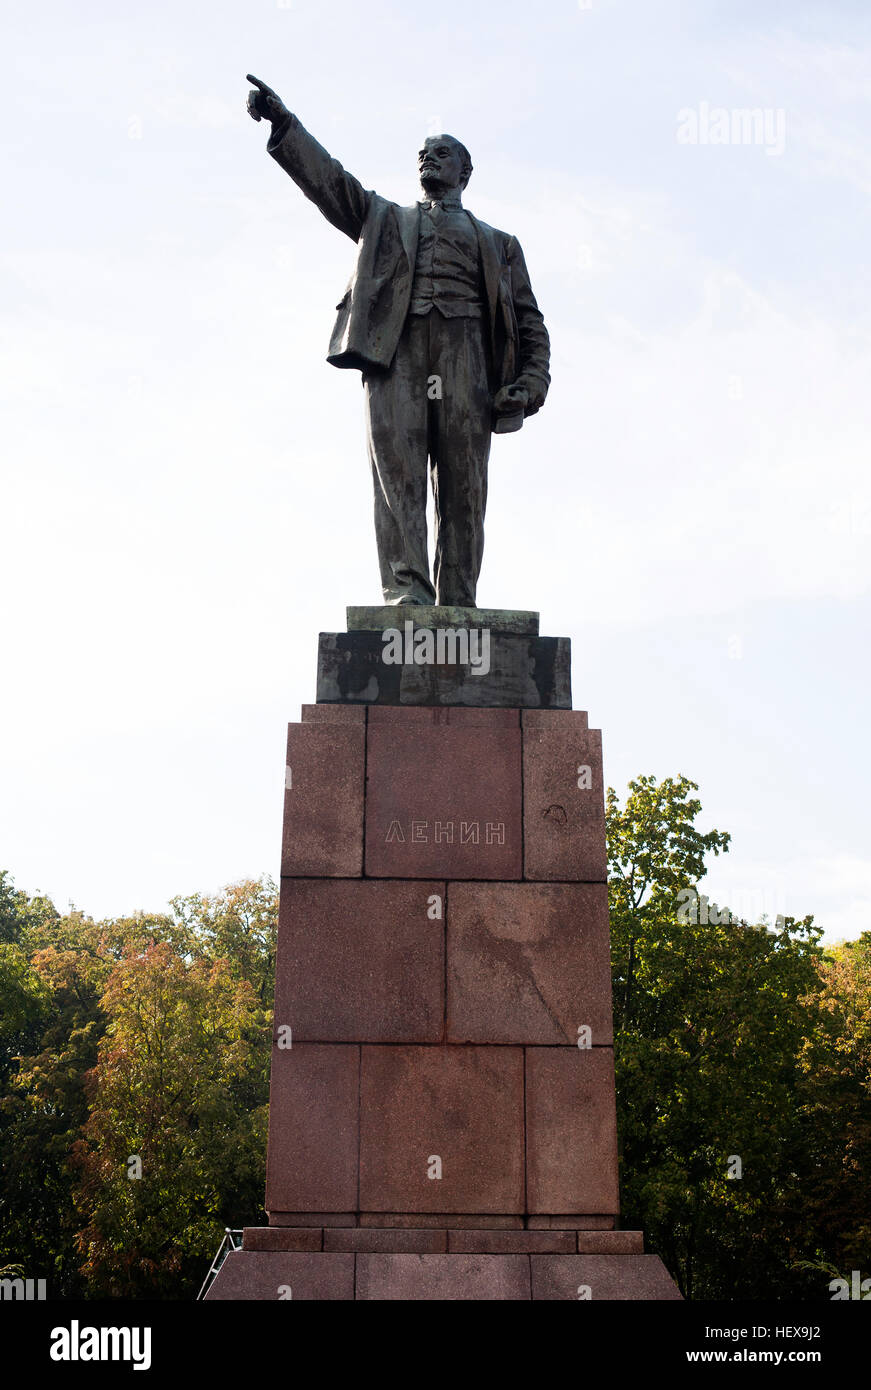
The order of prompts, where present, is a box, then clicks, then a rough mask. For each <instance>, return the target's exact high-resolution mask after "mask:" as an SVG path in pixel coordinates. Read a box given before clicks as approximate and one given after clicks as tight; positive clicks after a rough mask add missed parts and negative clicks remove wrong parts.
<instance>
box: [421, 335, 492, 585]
mask: <svg viewBox="0 0 871 1390" xmlns="http://www.w3.org/2000/svg"><path fill="white" fill-rule="evenodd" d="M429 320H430V343H429V347H430V352H429V367H430V372H431V373H436V374H438V376H439V377H440V378H441V399H440V400H437V401H433V402H431V403H430V460H431V469H432V479H433V494H434V496H435V513H436V548H435V588H436V595H437V597H436V602H437V603H440V604H449V605H456V606H458V607H462V608H474V607H475V593H476V588H477V584H478V576H479V574H480V572H481V560H482V558H483V553H484V512H485V509H486V506H487V460H488V458H489V456H490V438H491V429H492V403H491V396H490V387H489V380H488V377H489V374H488V368H487V357H486V349H485V346H484V333H483V328H482V324H481V320H480V319H468V318H457V319H444V318H442V316H441V315H440V314H438V313H436V312H434V313H432V314H430V315H429Z"/></svg>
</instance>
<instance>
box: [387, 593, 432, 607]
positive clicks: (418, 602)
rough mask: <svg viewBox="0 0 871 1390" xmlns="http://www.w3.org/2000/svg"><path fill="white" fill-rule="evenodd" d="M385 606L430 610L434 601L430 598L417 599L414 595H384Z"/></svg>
mask: <svg viewBox="0 0 871 1390" xmlns="http://www.w3.org/2000/svg"><path fill="white" fill-rule="evenodd" d="M384 602H385V604H389V605H390V606H391V607H394V608H400V607H403V608H409V607H413V608H432V607H433V605H434V603H435V600H434V599H431V598H417V597H416V596H415V595H414V594H400V595H396V594H389V593H385V595H384Z"/></svg>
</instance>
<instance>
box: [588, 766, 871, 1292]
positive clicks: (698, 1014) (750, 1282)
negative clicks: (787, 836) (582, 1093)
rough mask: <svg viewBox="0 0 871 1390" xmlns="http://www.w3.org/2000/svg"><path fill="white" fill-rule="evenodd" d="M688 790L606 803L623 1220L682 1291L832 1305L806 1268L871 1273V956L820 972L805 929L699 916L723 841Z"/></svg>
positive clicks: (640, 793)
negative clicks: (849, 1154) (846, 1266)
mask: <svg viewBox="0 0 871 1390" xmlns="http://www.w3.org/2000/svg"><path fill="white" fill-rule="evenodd" d="M696 790H697V788H696V787H695V785H694V784H693V783H692V782H689V781H688V780H687V779H686V778H683V777H681V778H677V779H671V778H669V779H667V780H665V781H663V782H661V783H657V782H656V781H655V780H654V779H653V778H651V777H643V778H640V779H638V780H637V781H635V782H632V783H630V786H629V794H628V797H627V800H626V803H625V806H624V807H622V808H621V807H620V805H619V803H618V800H617V797H616V795H615V794H614V792H613V791H609V793H608V803H607V811H608V843H609V859H610V867H611V882H610V907H611V943H612V965H613V983H614V1007H615V1029H616V1032H615V1057H616V1070H617V1094H618V1130H619V1133H620V1136H621V1176H622V1200H623V1220H624V1223H625V1224H627V1225H633V1226H634V1225H637V1226H642V1227H643V1228H644V1229H645V1231H646V1233H647V1238H648V1242H649V1244H650V1247H651V1248H652V1249H654V1250H656V1251H658V1252H659V1253H660V1254H661V1255H662V1257H663V1259H664V1260H665V1262H666V1264H667V1265H668V1267H669V1269H670V1270H671V1272H672V1273H673V1274H674V1276H675V1278H676V1279H677V1280H678V1282H679V1284H680V1286H681V1289H682V1291H683V1292H684V1294H685V1295H686V1296H687V1297H695V1298H734V1297H743V1298H762V1299H771V1298H785V1297H798V1298H808V1297H811V1298H812V1297H827V1296H828V1295H827V1291H826V1282H825V1281H824V1280H823V1278H822V1277H821V1275H820V1273H819V1269H813V1270H811V1269H810V1268H809V1267H808V1262H811V1263H815V1264H816V1265H820V1264H824V1263H825V1262H826V1261H828V1262H830V1263H831V1262H834V1263H835V1264H836V1265H837V1263H838V1261H839V1260H840V1261H841V1262H842V1263H843V1262H844V1261H847V1262H849V1260H855V1261H860V1262H861V1263H862V1265H863V1267H868V1266H869V1265H871V1242H869V1239H868V1235H869V1230H868V1217H867V1213H868V1211H869V1203H868V1196H869V1191H868V1185H867V1177H866V1178H865V1179H864V1181H863V1180H862V1177H861V1171H860V1155H861V1161H865V1160H867V1158H868V1157H869V1149H868V1138H869V1136H868V1105H867V1102H868V1080H869V1069H868V1061H869V1057H868V1035H869V1018H871V1014H869V995H868V951H867V948H861V947H859V949H858V950H857V949H856V948H855V947H854V948H844V951H846V957H845V956H844V951H842V952H841V953H839V954H838V955H837V958H836V959H837V962H840V964H838V963H836V962H835V961H832V962H828V963H827V962H826V961H825V959H824V957H823V953H822V951H821V949H820V946H819V937H820V935H821V931H820V929H819V928H817V927H815V926H814V924H813V921H812V919H810V918H806V919H804V920H802V921H794V920H793V919H790V918H787V919H786V920H785V921H781V920H778V923H777V925H776V926H775V927H774V928H771V927H769V926H768V925H766V924H765V923H761V924H748V923H746V922H738V921H735V920H733V918H732V914H730V913H728V912H719V913H714V912H712V913H711V914H710V915H708V914H707V913H706V912H702V911H699V910H698V909H697V908H694V907H693V904H697V903H698V901H699V895H698V891H697V885H698V883H699V882H700V881H701V879H702V878H703V876H704V873H705V858H706V855H708V854H710V853H711V852H713V853H714V854H718V853H720V852H721V851H724V850H726V849H727V848H728V842H729V837H728V836H727V835H725V834H723V833H722V832H720V831H717V830H711V831H708V832H706V833H702V832H701V831H700V830H698V829H697V826H696V821H697V819H698V817H699V815H700V813H701V805H700V803H699V801H698V800H697V799H695V798H694V797H693V796H692V793H694V792H695V791H696ZM688 890H694V891H688ZM706 919H707V920H706ZM862 940H863V941H864V938H862ZM847 959H848V960H849V962H850V968H848V967H847V965H846V963H845V961H846V960H847ZM860 981H861V982H862V983H861V984H860V983H859V982H860ZM863 1020H864V1021H863ZM860 1038H864V1040H865V1045H864V1051H863V1050H862V1049H861V1048H860V1047H859V1044H858V1040H859V1039H860ZM827 1068H828V1069H827ZM835 1074H837V1076H838V1077H839V1078H840V1084H841V1088H842V1094H841V1097H840V1103H839V1104H838V1105H837V1106H835V1105H833V1100H834V1099H835V1092H834V1090H833V1088H832V1084H831V1081H832V1078H833V1076H834V1075H835ZM863 1106H864V1111H863ZM863 1113H864V1117H865V1118H864V1123H863V1121H862V1120H861V1119H860V1116H861V1115H862V1114H863ZM847 1115H849V1116H850V1119H849V1122H847V1121H846V1119H845V1116H847ZM847 1124H848V1127H849V1132H850V1138H851V1143H852V1146H853V1150H854V1152H853V1158H852V1162H851V1163H850V1165H849V1167H848V1168H847V1169H846V1170H845V1166H844V1158H843V1156H842V1153H841V1152H840V1149H839V1146H840V1145H841V1143H842V1142H843V1132H844V1129H845V1125H847ZM736 1160H738V1161H739V1163H740V1168H739V1167H738V1163H736ZM864 1171H865V1173H866V1174H867V1173H869V1171H871V1167H869V1166H866V1167H865V1169H864ZM738 1172H740V1176H736V1175H735V1174H736V1173H738ZM817 1191H818V1192H819V1197H818V1198H817V1197H815V1195H814V1194H815V1192H817ZM863 1203H864V1206H863ZM835 1210H837V1216H836V1217H835ZM863 1212H864V1213H865V1215H864V1216H863V1215H862V1213H863ZM833 1218H834V1219H833Z"/></svg>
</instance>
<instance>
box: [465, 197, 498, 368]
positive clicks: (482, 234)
mask: <svg viewBox="0 0 871 1390" xmlns="http://www.w3.org/2000/svg"><path fill="white" fill-rule="evenodd" d="M466 211H467V212H468V209H466ZM469 216H470V217H471V219H472V222H473V223H474V226H475V231H476V232H477V234H478V249H479V251H480V253H481V269H482V271H483V274H484V289H485V291H486V294H487V307H488V308H489V310H490V334H491V341H492V336H493V335H494V334H495V332H496V315H497V312H498V308H499V281H500V278H501V275H502V256H501V253H500V249H499V245H498V243H497V241H496V238H495V236H494V235H493V232H492V231H491V229H490V228H489V227H488V226H487V225H486V223H483V222H479V221H478V219H477V217H475V216H474V214H473V213H471V212H470V213H469Z"/></svg>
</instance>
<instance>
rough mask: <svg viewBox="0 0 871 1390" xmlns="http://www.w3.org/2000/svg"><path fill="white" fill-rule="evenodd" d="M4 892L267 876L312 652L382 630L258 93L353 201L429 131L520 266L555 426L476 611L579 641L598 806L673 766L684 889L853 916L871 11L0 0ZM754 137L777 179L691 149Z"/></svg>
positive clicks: (322, 342) (341, 420)
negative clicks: (514, 242)
mask: <svg viewBox="0 0 871 1390" xmlns="http://www.w3.org/2000/svg"><path fill="white" fill-rule="evenodd" d="M2 31H3V33H2V47H3V51H4V73H3V82H2V88H0V103H2V108H0V147H2V157H3V192H4V197H3V213H2V221H0V285H2V303H3V317H2V330H0V333H2V337H0V421H2V424H0V429H2V437H0V447H2V457H0V595H2V599H0V603H2V612H0V652H2V662H3V670H2V679H0V867H4V868H7V869H9V870H10V872H11V873H12V874H13V876H14V878H15V881H16V884H17V886H19V887H21V888H25V889H27V890H28V891H30V892H33V891H36V890H37V889H40V890H42V891H44V892H47V893H50V894H51V895H52V896H53V897H54V899H55V901H56V902H57V903H58V905H59V906H60V907H61V908H66V906H67V904H68V902H69V901H70V900H72V901H74V902H75V904H76V905H77V906H80V907H83V908H84V909H85V910H86V911H87V912H89V913H91V914H93V915H95V916H103V915H119V914H122V913H127V912H130V911H133V910H134V909H136V908H145V909H151V910H159V909H161V908H162V907H163V906H164V904H165V903H166V901H167V899H168V898H169V897H170V896H171V895H173V894H175V893H187V892H193V891H197V890H199V891H212V890H214V889H216V888H218V887H219V886H220V885H221V884H223V883H227V882H230V881H233V880H235V879H237V878H240V877H243V876H248V875H252V876H254V875H257V874H259V873H261V872H263V871H268V872H271V873H272V874H273V875H277V872H278V850H279V839H280V822H281V805H282V786H283V769H284V738H285V726H286V723H287V721H288V720H289V719H297V718H298V717H299V706H300V704H301V703H303V702H309V701H311V700H313V698H314V681H315V661H316V647H317V633H318V631H319V630H325V631H340V630H342V629H344V627H345V618H344V609H345V605H346V604H348V603H377V602H378V601H379V598H380V591H379V585H378V573H377V565H376V558H375V543H374V536H373V532H372V523H371V497H370V491H371V483H370V479H369V473H368V464H367V461H366V453H365V442H364V436H363V419H362V405H363V402H362V391H361V389H360V385H359V376H358V375H357V374H355V373H351V372H338V371H335V370H334V369H333V368H331V367H329V366H328V365H327V364H326V362H325V360H324V358H325V354H326V350H327V343H328V340H329V334H330V329H331V326H332V322H333V319H334V316H335V311H334V308H333V306H334V305H335V304H336V302H337V301H338V299H339V298H340V296H341V294H342V291H343V289H344V285H345V282H346V280H347V277H348V275H349V273H350V270H351V268H352V265H353V259H354V247H353V245H352V243H351V242H350V241H349V240H348V239H347V238H345V237H343V236H342V235H341V234H340V233H338V232H336V231H335V230H334V229H333V228H332V227H330V226H329V225H328V224H327V223H326V222H325V221H324V220H323V218H322V217H321V215H320V214H319V213H318V212H317V210H316V209H315V208H314V207H313V206H312V205H311V204H309V203H307V202H306V201H305V199H304V198H303V196H302V195H301V194H300V192H299V191H298V190H297V188H296V186H295V185H294V184H293V183H292V181H291V180H290V179H288V178H287V177H286V175H284V174H283V173H282V171H281V170H280V169H279V168H278V166H277V165H275V163H274V162H273V161H272V160H270V159H269V158H268V157H267V155H266V154H265V152H264V147H265V143H266V137H267V133H268V127H266V126H265V125H263V124H261V125H256V124H254V123H253V122H252V121H251V120H250V119H249V118H248V116H247V115H246V112H245V97H246V93H247V86H248V84H247V83H246V82H245V80H244V76H245V73H246V72H248V71H252V72H255V73H257V74H258V76H260V77H262V78H263V79H264V80H265V81H267V82H270V83H271V84H272V85H273V86H274V87H275V88H276V89H277V90H278V91H279V92H280V93H281V95H282V96H283V98H284V100H285V101H286V103H287V105H288V106H290V107H291V109H293V110H295V111H296V112H297V113H298V115H299V116H300V118H301V120H302V121H303V123H304V124H305V125H306V126H307V127H308V129H309V130H311V131H312V133H313V134H314V135H315V136H317V138H318V139H319V140H320V141H321V142H322V143H323V144H325V145H326V146H327V148H328V149H329V150H330V151H331V153H333V154H335V155H336V156H337V157H338V158H339V159H341V161H342V162H343V163H344V164H345V166H346V167H347V168H348V169H350V170H351V171H352V172H353V173H355V174H356V175H357V176H358V177H359V178H360V179H361V180H362V182H363V183H364V184H365V185H366V186H367V187H370V188H376V189H377V190H378V191H379V192H380V193H382V194H385V195H387V196H390V197H394V198H396V199H397V200H398V201H400V202H411V201H413V200H414V198H415V197H416V196H417V186H416V179H415V172H416V163H415V155H416V151H417V149H418V148H419V143H420V140H421V138H422V137H423V135H425V134H427V133H432V132H435V131H440V130H447V131H449V132H451V133H452V134H455V135H457V136H458V137H459V138H460V139H461V140H463V141H464V142H465V143H466V144H467V145H468V146H469V148H470V150H471V152H472V157H473V160H474V162H475V173H474V175H473V179H472V183H471V185H470V188H469V190H468V193H467V196H466V203H467V205H468V206H469V207H470V208H472V210H473V211H475V212H476V213H477V214H478V215H479V216H481V217H483V218H484V219H485V220H486V221H488V222H491V223H493V224H494V225H496V226H499V227H502V228H504V229H506V230H509V231H511V232H513V233H515V234H516V235H517V236H518V237H519V239H520V241H521V242H522V244H523V247H524V250H525V253H526V257H527V261H528V264H529V267H530V273H531V276H532V282H533V287H534V289H535V291H536V293H537V296H538V299H539V303H540V305H541V308H542V310H543V313H544V315H545V319H546V322H547V324H548V327H549V330H550V333H551V338H552V344H553V368H552V372H553V385H552V388H551V394H550V397H549V399H548V402H547V406H546V408H545V410H544V412H543V413H542V414H541V415H539V416H537V417H536V418H535V419H534V420H532V421H530V422H529V423H528V425H527V427H526V428H525V429H524V430H523V431H522V433H521V434H520V435H518V436H513V437H512V436H509V437H507V438H503V439H497V440H495V441H494V447H493V452H492V455H491V464H490V502H489V510H488V525H487V547H486V553H485V561H484V571H483V575H482V580H481V583H480V586H479V602H481V604H482V605H486V606H492V607H522V608H537V609H539V610H540V611H541V615H542V619H541V621H542V632H543V633H546V634H552V635H558V634H559V635H567V636H570V637H571V638H572V642H573V654H574V663H573V665H574V671H573V680H574V701H575V705H576V706H577V707H578V708H585V709H588V710H589V712H590V721H591V724H593V725H594V726H597V727H601V728H602V729H603V736H604V747H605V757H606V779H607V781H608V782H609V783H610V784H611V785H614V786H616V787H617V788H618V789H620V790H621V792H622V791H623V790H624V789H625V785H626V782H627V781H628V779H629V778H630V777H632V776H635V775H637V774H639V773H642V772H650V773H653V774H655V775H657V776H659V777H664V776H668V775H672V774H674V775H676V774H678V773H685V774H686V775H688V776H690V777H692V778H693V780H695V781H697V782H698V783H699V784H700V796H701V799H702V804H703V807H704V815H703V817H702V825H703V827H704V828H709V827H711V826H717V827H718V828H720V829H725V830H729V831H730V832H731V833H732V836H733V844H732V850H731V852H730V854H729V855H728V856H726V857H725V858H723V859H720V860H717V861H714V867H713V870H712V873H711V875H710V876H709V879H708V882H707V887H706V891H707V892H708V893H709V894H710V896H711V897H712V898H714V899H716V900H717V901H719V902H720V903H723V902H729V903H730V904H731V905H732V906H733V907H734V908H735V909H736V910H739V911H743V912H747V913H750V914H751V915H752V914H754V913H756V912H761V911H765V912H768V914H769V915H770V916H772V917H773V916H774V915H775V914H776V913H778V912H788V913H791V914H793V915H796V916H802V915H804V914H806V913H813V914H814V915H815V916H816V918H817V920H818V921H820V922H821V923H822V924H824V925H825V926H826V928H827V932H828V935H829V937H830V938H831V939H837V938H840V937H844V936H855V935H857V934H858V933H859V932H860V931H863V930H868V929H871V912H869V908H871V848H869V839H871V837H869V814H868V781H869V758H868V742H869V741H868V734H867V708H868V686H869V674H871V673H869V655H868V650H869V626H871V625H869V610H871V602H869V575H871V481H869V469H868V457H869V400H871V392H869V380H871V338H869V328H871V308H869V304H871V301H869V279H871V277H869V268H868V267H869V260H868V247H869V244H871V228H869V211H868V208H869V193H871V139H869V135H871V13H869V11H868V9H867V5H866V4H865V3H864V0H855V3H850V2H849V0H830V3H827V4H826V5H825V6H824V7H823V6H819V5H817V4H805V3H802V0H788V3H787V0H784V3H776V0H730V3H728V4H726V3H706V0H693V3H685V4H683V3H679V0H659V3H650V0H593V4H592V7H591V8H589V9H587V8H585V7H583V6H579V5H578V3H577V0H542V3H540V4H538V5H537V6H531V5H529V4H528V3H527V2H526V0H504V2H503V3H499V4H495V3H481V2H480V0H462V3H458V2H457V0H442V3H441V4H440V5H438V6H436V7H434V8H433V7H424V6H415V5H411V4H409V3H408V0H370V2H369V3H367V4H365V5H362V4H360V3H359V0H332V2H331V0H292V4H289V5H285V4H282V5H277V4H275V3H274V0H272V2H271V3H270V0H262V3H250V0H248V2H246V3H243V2H242V0H211V2H210V3H205V0H151V3H149V4H147V5H145V4H136V5H132V4H129V3H120V4H117V3H116V4H111V5H110V4H108V3H105V4H102V3H96V0H90V2H89V3H84V4H78V5H71V4H69V3H66V4H64V3H59V0H42V3H40V4H39V5H24V4H23V3H20V4H16V5H14V6H13V5H11V4H9V3H8V0H6V2H5V3H4V4H3V6H2ZM702 102H707V103H709V105H710V106H711V107H727V108H735V107H748V106H750V107H752V106H760V107H765V108H771V109H772V111H774V112H777V111H782V112H783V113H784V119H785V123H786V124H785V131H786V137H785V147H784V149H783V151H782V153H779V154H769V153H768V152H767V150H766V148H764V147H762V146H759V145H738V146H735V145H730V146H723V145H710V144H708V145H701V144H700V145H696V146H690V145H686V144H681V143H679V142H678V139H677V129H678V112H679V111H680V110H681V109H682V108H686V107H690V108H694V109H696V110H697V109H698V108H699V104H700V103H702Z"/></svg>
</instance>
